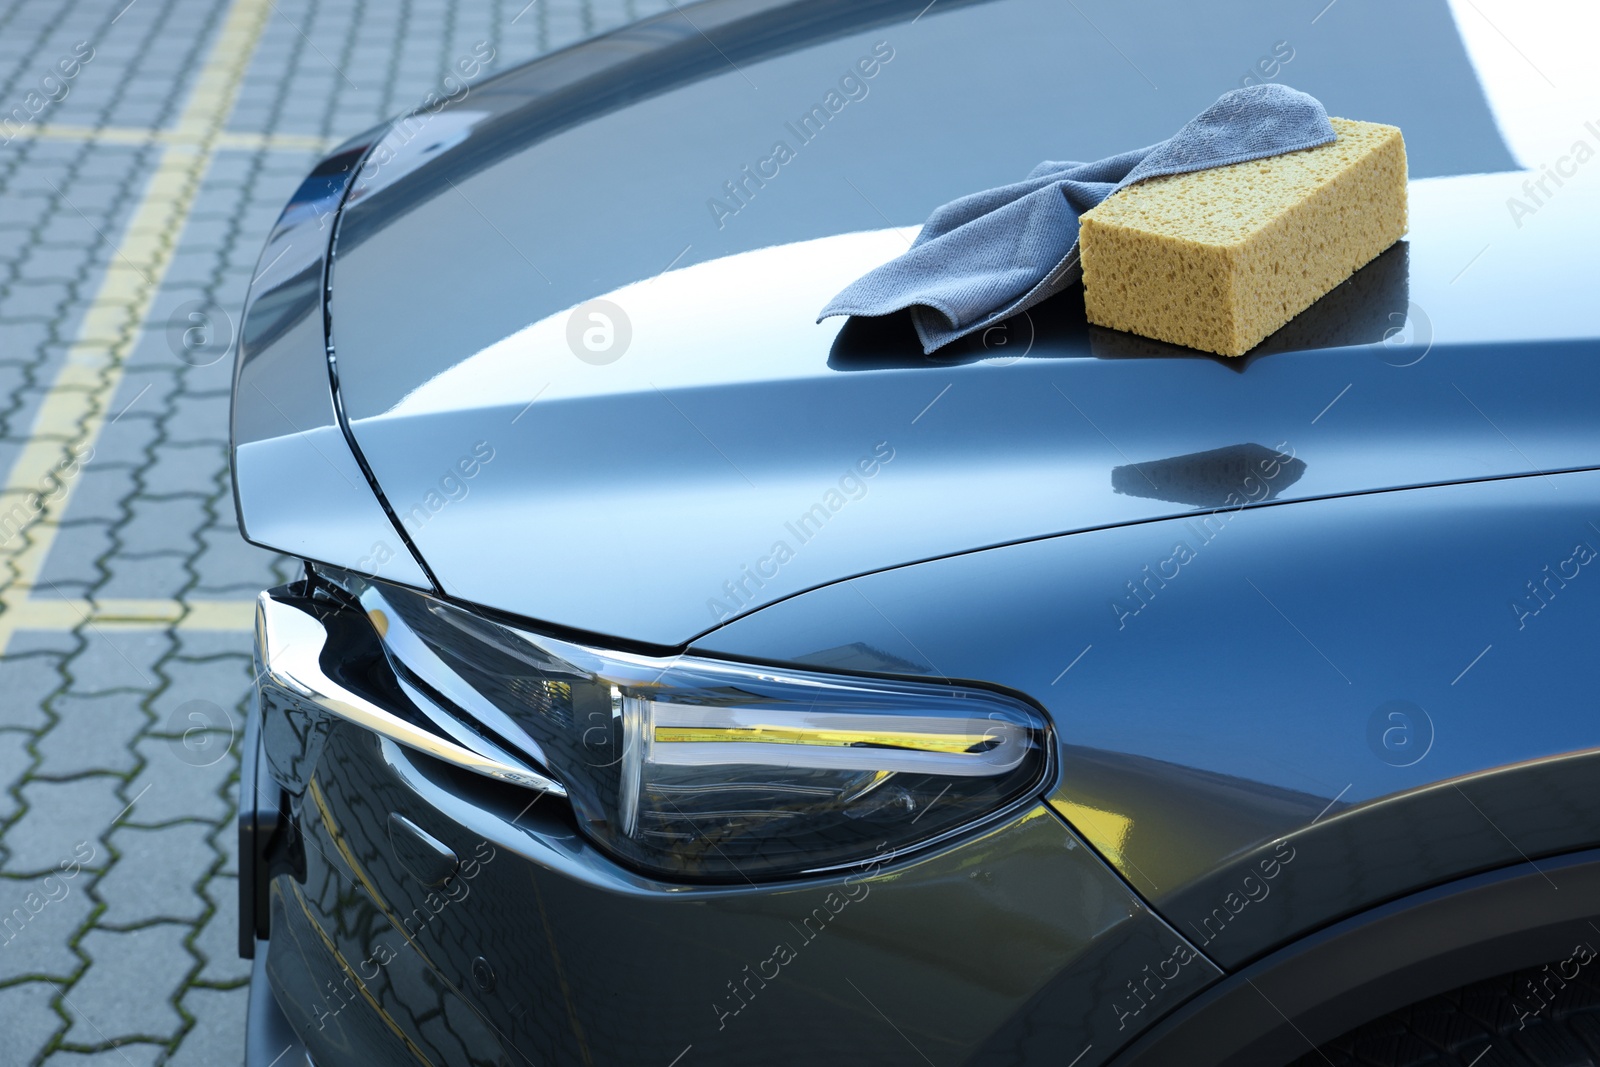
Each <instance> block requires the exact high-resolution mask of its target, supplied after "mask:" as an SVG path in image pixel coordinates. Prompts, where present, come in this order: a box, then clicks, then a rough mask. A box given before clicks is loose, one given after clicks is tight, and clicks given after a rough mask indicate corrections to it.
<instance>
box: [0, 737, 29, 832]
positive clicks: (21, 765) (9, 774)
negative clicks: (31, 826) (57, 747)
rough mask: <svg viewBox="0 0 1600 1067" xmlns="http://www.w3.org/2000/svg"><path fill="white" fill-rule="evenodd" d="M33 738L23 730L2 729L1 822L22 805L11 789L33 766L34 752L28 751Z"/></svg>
mask: <svg viewBox="0 0 1600 1067" xmlns="http://www.w3.org/2000/svg"><path fill="white" fill-rule="evenodd" d="M32 740H33V735H32V734H31V733H27V732H26V731H23V730H0V823H4V822H5V821H6V820H7V819H10V818H11V817H12V816H13V815H15V814H16V813H17V810H18V808H19V806H20V805H19V804H18V802H17V799H16V798H15V797H14V796H12V795H11V790H12V788H13V787H14V786H17V785H20V784H21V783H22V776H23V775H24V774H25V773H27V770H28V768H29V767H31V766H33V753H31V752H29V751H28V745H29V743H30V742H31V741H32Z"/></svg>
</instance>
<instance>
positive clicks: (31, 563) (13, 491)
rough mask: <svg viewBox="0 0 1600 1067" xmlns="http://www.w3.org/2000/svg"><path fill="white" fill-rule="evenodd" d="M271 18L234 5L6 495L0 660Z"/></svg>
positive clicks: (250, 1) (257, 0)
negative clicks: (8, 525) (11, 525)
mask: <svg viewBox="0 0 1600 1067" xmlns="http://www.w3.org/2000/svg"><path fill="white" fill-rule="evenodd" d="M272 9H273V4H272V0H234V3H233V4H232V6H231V7H230V8H229V10H228V14H227V17H226V18H225V19H224V20H223V23H222V26H221V28H220V29H219V30H218V32H217V37H216V40H215V41H213V42H212V45H211V51H210V53H209V54H208V55H207V56H206V61H205V65H204V66H202V67H201V69H200V73H199V74H198V76H197V77H196V78H195V83H194V87H193V89H192V90H191V91H190V93H189V99H188V101H187V102H186V103H185V104H184V108H183V111H182V113H181V114H180V115H179V117H178V121H177V123H176V125H175V126H174V127H173V128H172V133H173V134H174V139H173V140H172V141H170V142H167V143H164V144H163V147H162V151H161V158H160V160H159V162H158V163H157V165H156V169H155V173H154V174H153V175H152V176H151V178H150V183H149V185H148V186H147V187H146V189H145V192H144V196H143V197H142V199H140V201H139V203H138V205H137V206H136V207H135V209H134V211H133V215H132V217H131V218H130V219H129V220H128V225H127V227H126V229H125V230H124V231H123V233H122V235H121V238H120V240H119V242H118V244H117V246H116V248H115V250H114V252H113V254H112V256H111V259H110V263H109V265H108V267H107V269H106V273H105V277H104V279H103V280H102V281H101V283H100V287H99V289H98V290H97V291H96V293H95V295H94V298H93V300H92V301H91V303H90V305H89V309H88V311H87V312H86V313H85V315H84V318H83V323H82V325H81V326H80V327H79V329H78V333H77V337H76V339H75V340H74V341H73V343H72V344H71V345H70V346H69V347H68V349H67V356H66V359H65V361H64V363H63V366H62V368H61V372H60V374H58V375H57V377H56V380H55V382H54V383H53V384H52V385H51V386H50V388H49V390H48V391H47V392H46V393H45V395H44V398H43V400H42V402H41V404H40V407H39V413H38V415H37V417H36V418H35V419H34V422H33V427H32V429H31V430H30V432H29V434H28V441H27V444H26V445H24V446H23V448H22V450H21V452H20V453H19V454H18V456H17V458H16V460H15V461H14V462H13V463H12V466H11V470H10V471H9V472H8V474H7V476H6V480H5V483H4V486H3V488H0V500H5V501H9V502H14V501H16V500H18V499H19V498H20V499H22V500H25V501H26V503H25V504H21V505H15V504H10V505H8V510H7V513H6V517H7V518H9V519H11V521H12V522H13V523H14V524H15V526H17V527H18V528H17V529H16V530H14V531H13V530H7V536H6V538H5V540H4V542H3V543H0V583H3V584H0V653H3V652H4V651H5V648H6V645H7V644H8V643H9V641H10V639H11V634H12V633H13V632H15V631H16V629H17V628H18V625H19V623H20V622H21V621H22V620H23V619H24V618H26V614H27V611H29V610H33V609H31V608H24V607H23V605H26V604H31V603H33V601H32V600H31V599H30V598H31V594H32V592H33V589H34V586H35V584H36V583H37V582H38V580H39V576H40V574H41V572H42V570H43V567H44V561H45V558H46V557H47V556H48V555H49V552H50V547H51V545H52V544H54V543H55V535H56V530H57V522H58V521H59V518H60V516H61V515H63V514H65V512H66V509H67V505H68V504H69V503H70V502H71V499H72V493H73V491H74V489H75V488H76V487H77V485H78V484H79V482H80V481H81V480H82V479H81V478H79V477H77V476H76V475H77V473H78V470H79V465H78V464H77V463H76V462H75V460H74V458H73V457H74V456H76V455H86V454H87V451H86V450H87V449H90V448H93V446H94V443H95V441H96V439H97V438H98V437H99V435H100V430H101V428H102V427H103V426H104V425H105V424H106V422H107V408H108V406H109V405H110V402H111V399H112V397H113V396H114V395H115V393H116V389H117V386H118V384H119V383H120V382H121V381H122V368H123V364H124V361H125V360H126V359H127V358H128V355H129V354H130V353H131V352H132V351H133V349H134V346H135V345H136V344H137V343H138V341H139V337H140V335H141V332H142V330H143V327H144V320H145V317H146V316H147V315H148V314H149V313H150V308H151V305H152V303H153V302H154V300H155V296H156V293H157V291H158V290H159V289H160V287H161V281H162V279H163V278H164V277H165V276H166V272H167V267H168V265H169V264H171V262H172V256H173V252H174V250H175V249H176V248H177V246H178V239H179V237H180V236H181V235H182V233H183V226H184V223H185V221H186V220H187V219H188V216H189V212H190V211H191V210H192V209H193V207H194V202H195V196H196V194H197V193H198V191H199V188H200V183H201V181H202V179H204V177H205V174H206V169H207V167H208V166H209V164H210V162H211V158H212V155H213V154H214V153H215V152H216V148H217V144H218V142H219V140H220V139H221V137H222V135H223V125H224V124H225V123H226V122H227V120H228V116H229V114H231V113H232V111H233V104H234V101H235V99H237V97H238V94H239V86H240V84H241V83H242V82H243V80H244V73H245V69H246V67H247V66H248V65H249V63H250V58H251V56H253V55H254V54H255V48H256V43H257V42H258V41H259V40H260V39H261V33H262V30H263V29H264V28H265V26H266V22H267V18H268V16H269V15H270V14H271V13H272ZM45 610H49V609H45ZM81 621H82V620H81V618H80V619H79V622H81ZM73 625H77V623H74V624H73Z"/></svg>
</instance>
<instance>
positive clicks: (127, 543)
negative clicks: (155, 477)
mask: <svg viewBox="0 0 1600 1067" xmlns="http://www.w3.org/2000/svg"><path fill="white" fill-rule="evenodd" d="M128 512H129V519H128V521H127V522H125V523H123V524H122V525H121V526H118V527H117V531H116V537H117V547H118V549H119V550H120V551H121V552H122V553H124V554H127V555H139V554H141V553H146V552H165V551H172V550H174V549H176V550H180V551H193V547H194V546H193V545H192V544H191V543H189V538H190V537H191V536H192V535H193V534H195V533H198V532H199V530H200V527H202V526H204V525H205V524H206V510H205V502H204V501H203V500H202V499H201V498H200V497H198V496H175V497H163V498H159V499H152V498H149V497H144V498H141V499H138V500H134V501H133V502H132V503H131V504H130V505H129V507H128Z"/></svg>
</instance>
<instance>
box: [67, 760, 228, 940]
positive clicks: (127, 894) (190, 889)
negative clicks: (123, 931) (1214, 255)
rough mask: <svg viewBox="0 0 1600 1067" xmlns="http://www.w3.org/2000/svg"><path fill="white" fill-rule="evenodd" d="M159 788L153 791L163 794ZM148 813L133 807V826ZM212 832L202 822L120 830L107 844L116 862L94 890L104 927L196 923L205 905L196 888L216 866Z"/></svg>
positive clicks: (131, 827)
mask: <svg viewBox="0 0 1600 1067" xmlns="http://www.w3.org/2000/svg"><path fill="white" fill-rule="evenodd" d="M160 788H161V786H160V785H159V784H158V785H156V786H155V787H154V788H152V789H151V790H150V792H152V793H154V792H156V790H158V789H160ZM144 817H145V812H144V811H143V809H142V808H141V807H140V805H137V804H136V805H134V809H133V811H131V812H129V813H128V819H129V821H130V822H135V821H142V820H143V819H144ZM212 829H213V828H212V827H210V826H208V825H206V824H205V823H200V822H188V823H174V824H173V825H171V826H163V827H160V828H158V829H154V830H146V829H143V828H141V827H137V826H119V827H117V829H116V830H114V831H112V833H111V836H110V837H109V838H108V841H109V843H110V844H111V846H112V847H113V848H115V849H116V851H117V861H116V862H115V863H113V864H112V865H111V868H110V870H108V871H107V872H106V873H105V874H104V875H103V876H102V877H101V879H100V881H99V882H97V883H96V884H95V887H94V891H95V895H96V896H97V897H99V898H100V900H102V901H103V902H104V903H105V905H106V910H105V911H104V912H103V913H102V914H101V915H100V918H99V920H98V921H99V923H100V924H101V925H103V926H132V925H134V924H137V923H147V922H150V921H152V920H156V919H179V920H188V921H190V922H194V921H197V920H198V919H199V918H200V916H201V915H202V914H204V912H205V901H204V900H202V899H201V898H200V896H199V894H198V893H196V891H195V887H196V886H198V885H199V884H200V882H201V880H202V879H204V877H205V876H206V875H207V874H209V873H210V869H211V866H212V865H213V864H214V863H215V862H216V860H217V854H216V852H215V851H214V850H213V849H212V848H211V846H210V845H209V844H208V843H207V841H206V839H207V837H208V836H209V835H210V833H211V831H212Z"/></svg>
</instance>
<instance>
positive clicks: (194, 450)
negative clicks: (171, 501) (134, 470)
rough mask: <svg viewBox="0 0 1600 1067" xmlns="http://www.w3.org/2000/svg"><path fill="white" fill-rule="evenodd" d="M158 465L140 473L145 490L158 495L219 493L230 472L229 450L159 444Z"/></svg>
mask: <svg viewBox="0 0 1600 1067" xmlns="http://www.w3.org/2000/svg"><path fill="white" fill-rule="evenodd" d="M152 455H153V457H154V462H152V463H151V464H150V465H149V466H147V467H145V468H144V469H143V470H142V471H140V473H139V478H140V481H142V482H143V483H144V491H145V492H146V493H152V494H155V495H157V496H161V495H169V494H173V493H185V492H189V493H192V492H195V491H196V490H201V491H207V492H215V491H216V490H217V489H218V488H221V487H220V486H218V485H217V484H216V483H217V481H218V477H219V475H220V474H221V473H222V472H223V471H224V470H226V469H227V466H228V453H227V449H225V448H223V447H222V446H221V445H217V444H199V445H167V444H163V445H157V446H156V448H155V449H154V450H152Z"/></svg>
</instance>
